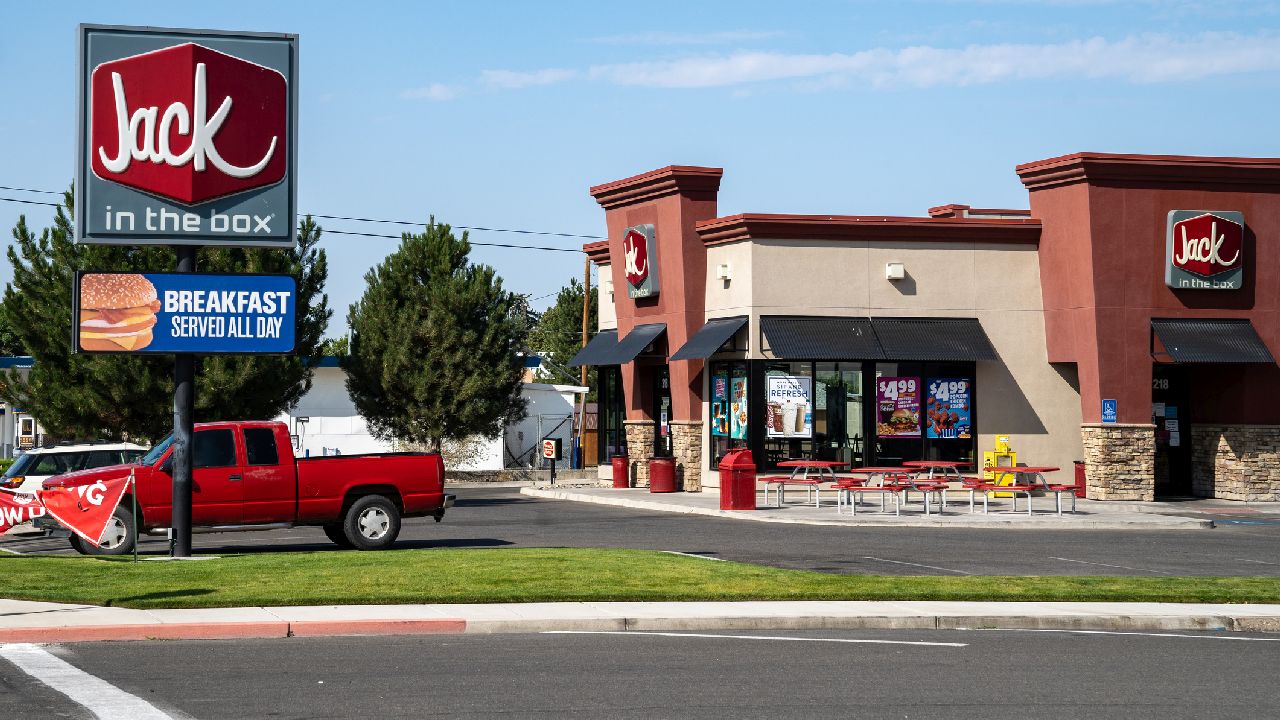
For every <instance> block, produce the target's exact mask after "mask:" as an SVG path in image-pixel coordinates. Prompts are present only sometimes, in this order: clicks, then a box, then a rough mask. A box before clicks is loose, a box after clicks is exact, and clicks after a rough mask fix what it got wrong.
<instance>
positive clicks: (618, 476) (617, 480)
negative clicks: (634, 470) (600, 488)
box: [613, 455, 631, 488]
mask: <svg viewBox="0 0 1280 720" xmlns="http://www.w3.org/2000/svg"><path fill="white" fill-rule="evenodd" d="M613 486H614V487H616V488H629V487H631V462H630V460H629V459H628V458H627V456H626V455H614V456H613Z"/></svg>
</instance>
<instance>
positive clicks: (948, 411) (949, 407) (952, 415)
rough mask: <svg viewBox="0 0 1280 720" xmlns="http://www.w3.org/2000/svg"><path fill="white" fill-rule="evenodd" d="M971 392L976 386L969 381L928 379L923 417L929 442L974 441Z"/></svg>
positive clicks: (965, 379)
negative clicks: (943, 439)
mask: <svg viewBox="0 0 1280 720" xmlns="http://www.w3.org/2000/svg"><path fill="white" fill-rule="evenodd" d="M972 388H973V382H972V381H971V380H969V379H968V378H930V379H929V396H928V398H926V399H925V413H924V415H925V420H926V423H925V424H926V427H928V429H929V430H928V432H929V437H930V438H960V439H965V440H967V439H969V438H970V437H972V435H971V432H972V429H971V423H970V421H969V410H970V407H971V406H970V404H969V400H970V393H971V392H972Z"/></svg>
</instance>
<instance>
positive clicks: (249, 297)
mask: <svg viewBox="0 0 1280 720" xmlns="http://www.w3.org/2000/svg"><path fill="white" fill-rule="evenodd" d="M297 294H298V293H297V283H296V282H295V281H294V278H293V276H291V275H204V274H197V273H92V272H86V273H80V274H79V275H77V276H76V291H75V300H76V303H75V305H76V307H75V318H74V321H73V325H74V327H75V351H76V352H89V353H148V354H150V353H198V354H202V355H215V354H241V353H273V354H287V353H291V352H293V344H294V334H295V330H296V322H297V319H296V318H297V316H296V311H295V305H296V300H297Z"/></svg>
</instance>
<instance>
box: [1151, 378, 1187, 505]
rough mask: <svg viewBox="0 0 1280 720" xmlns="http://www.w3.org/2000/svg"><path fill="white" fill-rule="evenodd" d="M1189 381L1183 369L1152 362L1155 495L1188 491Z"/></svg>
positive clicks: (1183, 494) (1180, 493)
mask: <svg viewBox="0 0 1280 720" xmlns="http://www.w3.org/2000/svg"><path fill="white" fill-rule="evenodd" d="M1190 397H1191V393H1190V382H1189V378H1188V373H1187V371H1186V369H1185V368H1181V367H1179V366H1177V365H1163V364H1155V365H1153V366H1152V372H1151V415H1152V422H1153V423H1154V424H1155V426H1156V463H1155V464H1156V486H1155V492H1156V496H1158V497H1171V496H1183V497H1185V496H1188V495H1190V494H1191V413H1190V410H1191V408H1190V403H1189V401H1190Z"/></svg>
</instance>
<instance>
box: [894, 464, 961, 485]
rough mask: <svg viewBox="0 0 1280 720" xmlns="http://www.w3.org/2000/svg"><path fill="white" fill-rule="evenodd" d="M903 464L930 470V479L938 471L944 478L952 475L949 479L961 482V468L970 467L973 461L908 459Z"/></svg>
mask: <svg viewBox="0 0 1280 720" xmlns="http://www.w3.org/2000/svg"><path fill="white" fill-rule="evenodd" d="M902 464H903V466H905V467H909V468H912V469H919V470H928V471H929V479H930V480H932V479H933V477H934V474H935V473H936V474H938V475H941V476H942V477H944V478H946V477H948V476H950V478H949V479H951V480H955V481H956V482H961V481H962V480H963V478H962V477H961V476H960V468H962V467H969V466H970V465H972V464H973V463H971V462H965V461H963V460H908V461H906V462H904V463H902Z"/></svg>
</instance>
